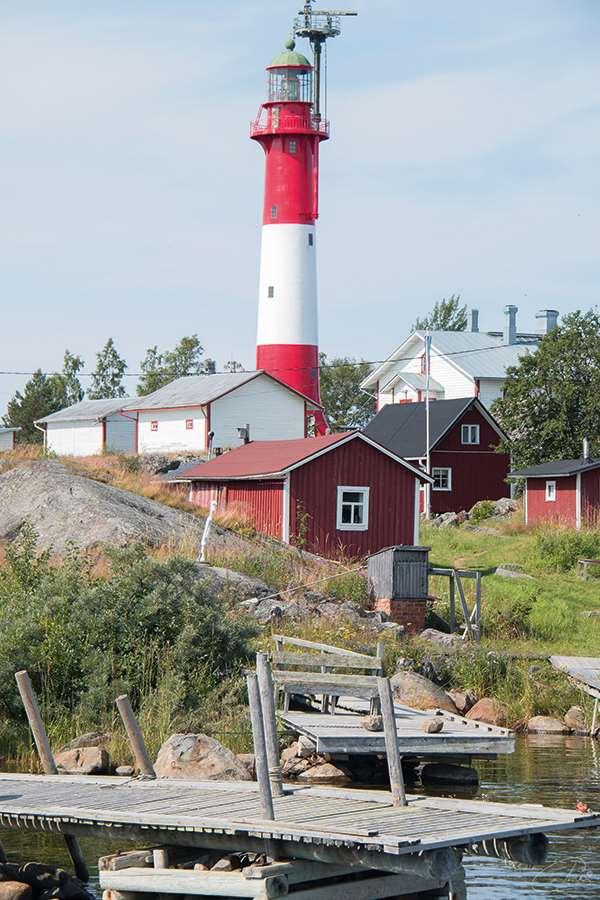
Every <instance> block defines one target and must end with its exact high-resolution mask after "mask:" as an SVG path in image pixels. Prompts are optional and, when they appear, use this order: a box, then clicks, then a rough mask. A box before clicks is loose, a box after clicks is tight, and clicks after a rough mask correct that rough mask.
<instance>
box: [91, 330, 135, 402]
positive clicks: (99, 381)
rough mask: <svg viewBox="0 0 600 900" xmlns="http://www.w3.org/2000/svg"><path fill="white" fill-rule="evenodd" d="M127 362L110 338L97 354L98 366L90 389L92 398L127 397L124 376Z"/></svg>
mask: <svg viewBox="0 0 600 900" xmlns="http://www.w3.org/2000/svg"><path fill="white" fill-rule="evenodd" d="M126 368H127V363H126V362H125V360H124V359H123V358H122V357H121V356H119V354H118V352H117V349H116V347H115V344H114V341H113V339H112V338H109V339H108V340H107V342H106V344H105V345H104V347H103V348H102V350H100V352H99V353H97V354H96V368H95V369H94V373H93V375H92V383H91V385H90V389H89V390H88V397H89V399H90V400H110V399H111V398H112V397H125V396H127V392H126V390H125V388H124V387H123V376H124V374H125V369H126Z"/></svg>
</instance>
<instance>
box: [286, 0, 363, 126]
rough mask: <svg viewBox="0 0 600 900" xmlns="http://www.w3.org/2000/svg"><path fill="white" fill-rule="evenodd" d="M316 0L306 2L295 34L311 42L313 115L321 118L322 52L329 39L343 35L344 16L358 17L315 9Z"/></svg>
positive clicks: (352, 11)
mask: <svg viewBox="0 0 600 900" xmlns="http://www.w3.org/2000/svg"><path fill="white" fill-rule="evenodd" d="M313 3H314V0H306V3H305V4H304V9H301V10H300V11H299V13H298V18H297V19H295V21H294V34H295V35H296V36H297V37H301V38H307V39H308V40H309V41H310V46H311V47H312V51H313V57H314V82H313V88H314V96H313V113H314V115H315V116H318V117H320V116H321V69H322V51H323V46H324V44H325V41H326V40H327V39H328V38H334V37H337V36H338V35H339V34H341V31H342V29H341V24H340V18H341V17H342V16H357V15H358V13H357V12H356V11H355V10H342V9H313V7H312V5H313Z"/></svg>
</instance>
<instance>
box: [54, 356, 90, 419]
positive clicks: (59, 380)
mask: <svg viewBox="0 0 600 900" xmlns="http://www.w3.org/2000/svg"><path fill="white" fill-rule="evenodd" d="M84 365H85V363H84V361H83V359H82V358H81V356H74V355H73V354H72V353H70V352H69V351H68V350H65V355H64V357H63V368H62V372H60V373H57V374H56V375H53V376H52V380H53V382H54V386H55V387H54V389H55V391H56V395H57V402H60V407H59V408H60V409H64V408H65V407H66V406H72V405H73V404H74V403H79V402H80V400H83V395H84V390H83V388H82V386H81V382H80V381H79V373H80V371H81V370H82V369H83V367H84Z"/></svg>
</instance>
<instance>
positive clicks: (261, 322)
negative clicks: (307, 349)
mask: <svg viewBox="0 0 600 900" xmlns="http://www.w3.org/2000/svg"><path fill="white" fill-rule="evenodd" d="M316 244H317V240H316V229H315V226H314V225H284V224H274V225H263V228H262V241H261V255H260V281H259V301H258V333H257V344H258V345H264V344H310V345H313V346H316V345H317V344H318V343H319V340H318V318H317V262H316Z"/></svg>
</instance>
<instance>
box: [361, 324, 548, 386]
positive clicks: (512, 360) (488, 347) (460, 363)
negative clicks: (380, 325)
mask: <svg viewBox="0 0 600 900" xmlns="http://www.w3.org/2000/svg"><path fill="white" fill-rule="evenodd" d="M426 334H427V332H425V331H415V332H413V333H412V334H411V335H409V337H408V338H407V339H406V340H405V341H404V342H403V343H402V344H401V345H400V346H399V347H397V348H396V350H394V352H393V353H392V354H391V355H390V356H389V357H388V359H387V360H385V362H383V363H381V365H379V366H377V367H376V368H375V369H374V370H373V371H372V372H371V373H370V374H369V375H368V376H367V377H366V378H365V380H364V381H363V382H362V385H363V386H364V387H369V386H372V385H374V384H375V383H376V382H377V380H378V379H379V378H380V377H381V376H382V375H383V374H384V373H385V372H387V371H389V370H390V369H391V368H392V366H393V365H394V363H395V362H397V363H399V364H400V365H401V364H402V363H403V362H407V363H408V362H409V361H410V360H409V359H408V358H406V359H405V358H404V357H405V356H406V357H408V356H409V355H410V354H409V353H408V351H407V346H408V345H409V344H410V341H411V340H412V339H413V338H415V337H417V338H418V339H419V341H420V342H422V343H424V342H425V335H426ZM538 346H539V341H536V340H529V339H528V338H527V339H523V340H522V341H521V342H519V343H516V344H504V343H503V337H502V336H501V335H498V334H493V333H489V332H485V331H432V332H431V355H432V356H446V357H448V361H449V362H451V363H452V364H453V365H455V366H456V367H457V368H459V369H461V370H462V371H463V372H464V373H465V374H466V375H468V376H469V377H471V378H473V379H475V378H505V377H506V370H507V368H508V367H509V366H516V365H518V363H519V360H520V359H521V357H522V356H524V355H525V354H526V353H530V352H532V351H534V350H536V349H537V347H538ZM411 358H412V357H411ZM401 374H402V375H403V376H404V375H405V374H407V373H404V372H402V373H401Z"/></svg>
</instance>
